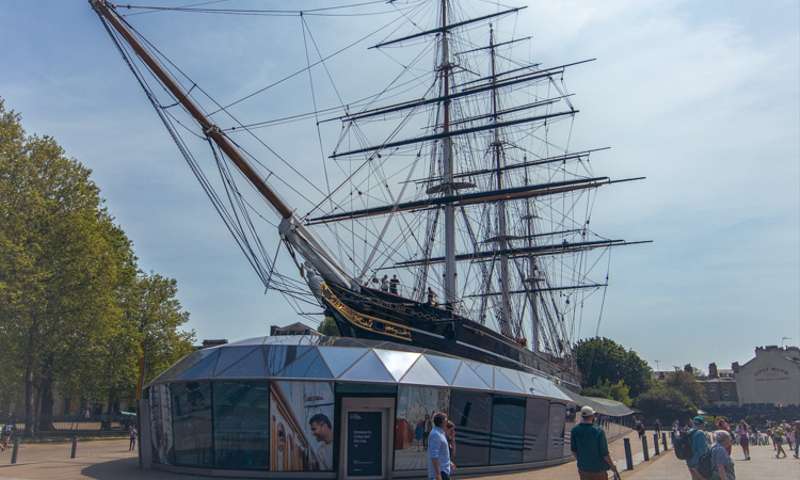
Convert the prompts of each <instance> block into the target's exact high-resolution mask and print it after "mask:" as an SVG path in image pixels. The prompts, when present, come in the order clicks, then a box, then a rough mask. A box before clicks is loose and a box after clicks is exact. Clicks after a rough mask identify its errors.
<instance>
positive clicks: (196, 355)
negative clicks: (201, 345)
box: [158, 350, 208, 381]
mask: <svg viewBox="0 0 800 480" xmlns="http://www.w3.org/2000/svg"><path fill="white" fill-rule="evenodd" d="M207 356H208V351H207V350H200V351H198V352H192V353H190V354H189V355H187V356H185V357H183V359H182V360H179V361H178V362H177V363H176V364H175V365H173V366H172V367H170V368H169V369H167V371H166V372H164V373H163V374H161V376H159V377H158V380H161V381H167V380H174V379H176V378H178V376H179V375H180V374H181V373H183V372H184V371H186V370H188V369H190V368H191V367H192V365H194V364H195V363H197V362H199V361H200V360H202V359H204V358H205V357H207Z"/></svg>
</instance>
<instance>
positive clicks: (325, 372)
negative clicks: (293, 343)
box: [275, 347, 333, 380]
mask: <svg viewBox="0 0 800 480" xmlns="http://www.w3.org/2000/svg"><path fill="white" fill-rule="evenodd" d="M304 348H306V347H304ZM308 348H309V350H308V351H307V352H306V353H305V354H303V355H302V356H301V357H299V358H298V359H297V360H295V361H293V362H292V363H290V364H289V365H288V366H286V367H285V368H284V369H283V370H281V371H280V372H278V373H277V374H275V376H277V377H292V378H304V379H309V380H312V379H318V380H327V379H332V378H333V375H331V371H330V370H329V369H328V366H327V365H326V364H325V362H324V361H323V360H322V357H321V356H320V354H319V352H318V351H317V349H316V348H311V347H308Z"/></svg>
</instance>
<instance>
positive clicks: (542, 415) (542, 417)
mask: <svg viewBox="0 0 800 480" xmlns="http://www.w3.org/2000/svg"><path fill="white" fill-rule="evenodd" d="M549 411H550V402H549V401H548V400H545V399H543V398H529V399H528V401H527V405H526V407H525V447H524V452H523V455H522V460H523V461H524V462H525V463H530V462H541V461H544V460H546V459H547V415H548V413H549Z"/></svg>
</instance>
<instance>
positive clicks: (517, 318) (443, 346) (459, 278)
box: [90, 0, 641, 384]
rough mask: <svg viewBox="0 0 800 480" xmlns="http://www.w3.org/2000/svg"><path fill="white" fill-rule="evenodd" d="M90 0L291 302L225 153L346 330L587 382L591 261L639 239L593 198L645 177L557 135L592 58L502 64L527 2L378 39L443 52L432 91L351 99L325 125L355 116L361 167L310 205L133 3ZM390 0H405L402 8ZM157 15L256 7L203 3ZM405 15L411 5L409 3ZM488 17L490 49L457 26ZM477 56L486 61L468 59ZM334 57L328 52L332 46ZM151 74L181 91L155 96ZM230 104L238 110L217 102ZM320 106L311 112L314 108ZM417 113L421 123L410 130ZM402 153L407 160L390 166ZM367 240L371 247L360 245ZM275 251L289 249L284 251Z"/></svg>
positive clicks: (446, 8) (338, 155) (338, 152)
mask: <svg viewBox="0 0 800 480" xmlns="http://www.w3.org/2000/svg"><path fill="white" fill-rule="evenodd" d="M90 3H91V5H92V7H93V8H94V10H95V11H96V12H97V14H98V16H99V17H100V19H101V21H102V23H103V25H104V26H105V27H106V29H107V31H108V33H109V35H110V36H111V38H112V40H113V41H114V43H115V44H116V45H117V47H118V48H119V51H120V53H121V54H122V55H123V57H124V58H125V60H126V62H127V64H128V65H129V66H130V67H131V71H132V72H133V73H134V75H135V76H136V78H137V79H138V80H139V82H140V84H141V85H142V87H143V88H144V89H145V91H146V92H147V95H148V98H149V99H150V101H151V103H152V104H153V106H154V107H155V109H156V111H157V112H158V114H159V116H160V118H161V120H162V121H163V122H164V125H165V126H166V127H167V129H168V131H169V132H170V134H171V135H172V136H173V138H174V139H175V141H176V143H177V145H178V147H179V149H180V150H181V153H182V154H183V155H184V157H185V158H186V160H187V162H188V163H189V165H190V166H191V167H192V171H193V172H194V173H195V175H197V176H198V179H199V180H200V182H201V185H203V188H204V189H206V192H207V193H209V197H210V198H211V199H212V203H213V204H214V206H215V208H217V210H218V211H220V213H221V215H222V218H223V220H224V221H225V223H226V225H227V226H228V227H229V229H230V230H231V233H233V234H234V237H235V238H236V239H237V242H238V244H239V246H240V248H242V250H243V252H244V253H245V255H246V256H247V258H248V260H249V261H250V263H251V265H253V266H254V267H255V268H256V271H257V273H258V274H259V276H260V277H261V279H262V281H264V283H265V286H266V287H267V288H268V289H275V290H278V291H280V292H281V293H282V294H283V295H288V296H289V297H290V298H296V297H294V296H293V295H301V294H300V293H297V291H296V290H297V289H298V285H297V283H296V282H293V281H292V280H290V279H289V278H288V276H287V275H285V274H283V273H280V272H278V271H276V268H275V265H276V260H275V258H273V259H270V258H269V257H270V256H269V255H266V254H265V253H264V249H263V248H262V246H261V241H260V239H259V237H258V235H257V234H256V232H255V229H253V228H250V226H251V224H250V223H248V222H249V216H248V215H249V208H248V207H249V206H250V205H249V204H246V203H243V202H242V201H241V198H242V196H241V194H240V191H239V190H238V189H237V188H238V187H237V186H236V182H235V181H234V180H233V178H232V176H231V174H230V171H229V170H225V168H227V167H226V165H232V166H233V167H235V169H236V170H238V172H240V173H241V175H242V176H243V177H244V178H245V179H246V181H247V182H248V183H249V184H250V185H251V186H252V187H254V188H255V190H256V191H257V192H258V194H259V195H260V196H261V198H262V199H263V200H264V201H265V202H266V203H267V204H268V205H269V206H271V207H272V209H273V210H274V212H276V213H277V215H278V217H279V218H280V224H279V225H278V229H277V230H278V234H279V238H280V245H282V246H283V247H284V248H285V249H286V251H287V252H288V255H289V257H290V258H291V259H292V261H293V263H294V265H295V266H296V267H297V270H298V271H299V272H300V276H301V277H302V279H303V282H304V283H305V284H306V285H307V287H306V288H307V293H308V292H310V294H311V295H312V296H313V297H311V298H312V299H313V301H314V302H316V303H317V304H319V305H320V306H321V307H322V309H323V313H324V315H326V316H329V317H332V318H333V319H335V321H336V323H337V325H338V328H339V331H340V332H341V334H342V335H343V336H352V337H357V338H368V339H375V340H388V341H392V342H396V343H399V344H403V343H408V344H413V345H416V346H420V347H424V348H429V349H432V350H437V351H441V352H445V353H448V354H452V355H457V356H461V357H465V358H471V359H475V360H479V361H483V362H489V363H494V364H497V365H503V366H508V367H512V368H518V369H524V370H537V371H543V372H546V373H549V374H553V375H555V376H557V377H559V378H561V379H563V380H565V381H566V382H568V383H571V384H577V383H578V378H577V374H576V373H575V368H574V362H573V359H572V357H571V348H572V344H573V342H574V340H575V330H576V329H575V321H576V316H577V312H578V308H579V305H580V308H583V301H584V299H585V298H587V295H588V294H590V293H592V292H597V291H603V292H604V291H605V287H606V286H607V274H606V275H605V276H602V275H601V276H600V279H599V280H594V281H591V280H590V278H591V276H590V273H594V272H593V270H592V268H590V267H589V265H590V263H591V262H590V260H589V257H588V256H589V255H591V254H593V253H594V252H600V253H603V252H607V251H608V250H609V249H610V248H612V247H616V246H622V245H630V244H632V243H641V242H626V241H624V240H617V239H609V238H605V237H602V236H599V235H597V234H595V233H594V232H593V231H592V230H590V228H589V215H590V214H589V211H590V209H589V204H593V201H594V197H592V193H593V192H595V191H596V190H598V189H599V188H601V187H603V186H607V185H611V184H615V183H618V182H625V181H630V180H636V179H632V178H626V179H621V180H613V179H611V178H609V177H606V176H599V175H594V174H592V172H591V169H590V168H588V164H589V162H588V161H589V157H590V155H591V154H592V153H594V152H597V151H598V150H604V149H590V150H579V151H571V150H569V149H568V148H566V147H565V148H555V147H553V145H554V143H553V142H552V141H551V140H550V139H549V137H548V135H550V131H551V129H552V128H553V125H554V124H557V123H558V122H559V121H565V120H566V121H569V122H571V121H573V120H574V117H575V114H576V113H577V110H576V109H575V108H574V106H573V104H572V103H571V101H570V96H571V94H569V93H567V91H566V89H565V87H564V85H563V82H562V83H559V79H563V75H564V73H565V71H566V70H567V69H568V68H570V67H572V66H575V65H579V64H582V63H586V62H588V61H591V60H584V61H578V62H571V63H566V64H562V65H557V66H552V67H543V66H541V65H540V64H539V63H519V62H517V63H509V62H508V61H506V60H507V57H506V56H505V55H503V54H501V49H504V48H509V47H512V46H513V45H516V44H517V43H520V42H522V41H525V40H527V39H528V38H529V37H524V38H511V39H508V40H504V41H499V42H498V41H497V40H496V38H495V37H496V30H495V28H494V26H493V25H492V22H496V21H499V20H500V19H502V18H504V17H507V16H511V15H516V14H518V13H519V11H521V10H522V9H523V8H524V7H518V8H510V9H503V10H499V11H495V12H492V13H487V14H484V15H479V16H477V17H474V18H464V17H463V16H456V15H454V14H453V13H452V12H453V10H454V9H455V8H456V6H457V2H455V1H454V0H435V1H434V0H430V1H425V2H419V1H418V2H416V3H414V4H413V5H416V4H423V3H424V4H427V6H430V5H431V4H433V5H435V6H436V16H435V18H434V17H432V16H430V15H428V16H423V17H420V18H422V20H424V21H426V22H428V27H426V28H423V27H422V26H420V23H421V22H412V23H413V24H414V26H415V27H416V31H414V33H410V34H408V35H403V36H400V37H396V38H392V39H387V40H384V41H381V42H379V43H377V44H375V45H373V48H376V49H386V48H394V47H397V46H401V45H407V44H417V45H419V44H426V45H430V46H432V49H431V50H430V58H431V59H432V60H433V68H432V69H430V75H429V80H430V84H429V85H428V88H427V89H425V90H424V93H422V95H420V96H418V97H415V98H412V99H410V100H406V101H402V102H395V103H386V104H382V105H380V106H378V107H375V106H374V103H376V102H375V100H376V99H378V98H379V96H373V97H370V101H369V102H366V103H362V104H360V105H356V106H348V107H347V108H344V107H343V108H342V110H341V114H340V115H336V116H334V117H332V118H328V119H325V120H318V121H317V128H319V125H320V123H323V122H326V121H331V120H335V121H337V122H340V123H341V126H342V130H341V131H342V133H341V136H340V137H339V139H338V141H337V145H336V147H334V149H333V152H332V153H331V154H330V156H329V157H328V159H327V161H333V162H338V161H349V162H357V167H350V169H349V170H348V171H347V172H345V173H346V175H343V177H344V178H343V179H342V180H341V181H340V182H338V183H336V184H334V185H328V187H327V189H326V190H325V192H324V195H322V197H323V198H322V199H321V200H319V201H318V202H316V203H315V204H314V206H313V208H311V209H310V210H309V211H308V212H307V213H305V214H300V213H298V211H299V210H298V208H296V207H293V206H292V205H290V204H288V203H287V202H286V201H285V200H284V199H283V198H282V196H281V195H279V194H278V193H277V192H276V190H275V188H274V187H273V186H272V184H270V182H269V179H270V177H271V175H272V173H271V172H270V171H269V170H268V169H267V170H266V174H265V171H264V168H261V167H260V166H263V164H262V163H261V162H259V161H257V159H255V158H254V157H253V156H252V155H250V154H249V153H248V152H245V151H243V149H242V148H241V146H240V145H239V144H238V143H237V142H236V141H234V140H233V138H232V135H233V133H232V132H233V129H238V130H239V131H242V130H247V129H248V125H246V124H244V123H242V122H239V121H238V120H236V125H235V126H234V127H230V128H223V127H221V126H220V125H218V124H216V123H214V122H213V121H212V120H211V119H210V117H209V115H208V114H207V113H206V110H204V108H202V106H201V105H200V104H199V103H198V101H197V100H196V98H195V97H194V96H193V94H196V93H197V90H198V89H199V87H198V86H197V84H196V83H191V85H190V86H188V87H187V86H186V85H185V83H186V82H183V83H182V82H181V81H180V78H181V76H182V75H184V76H185V74H184V73H183V72H182V71H180V70H178V69H177V67H176V66H175V65H174V63H173V62H171V61H169V60H168V59H167V58H166V57H165V56H164V55H163V54H162V53H161V52H160V51H159V50H158V49H157V48H156V47H155V46H154V45H153V44H151V43H150V42H149V41H147V40H146V39H145V38H144V37H143V36H142V35H141V34H140V33H139V32H138V31H136V29H135V28H134V27H133V26H132V25H131V24H130V23H129V22H128V21H127V19H126V18H125V17H123V16H122V15H121V14H120V12H119V11H118V10H119V8H120V7H116V6H114V5H113V4H111V3H110V2H108V1H106V0H91V1H90ZM368 3H370V4H372V3H375V2H368ZM387 3H388V4H391V7H397V4H398V3H399V2H387ZM359 5H362V4H353V5H346V6H339V7H329V8H357V7H358V6H359ZM413 5H412V6H413ZM128 8H130V6H129V7H128ZM141 8H150V9H155V8H156V7H141ZM161 9H162V10H173V11H177V10H183V11H191V10H193V9H195V10H198V11H203V12H204V13H223V12H224V13H237V14H247V13H248V12H249V13H251V14H252V13H253V12H255V10H252V9H250V10H244V9H242V10H236V9H229V8H226V9H212V8H208V7H203V6H198V7H185V8H184V7H181V8H169V7H163V8H161ZM270 11H271V12H275V10H270ZM282 12H284V11H282ZM285 12H294V13H298V14H299V17H300V18H301V20H302V17H303V14H304V13H306V14H308V11H303V10H291V11H285ZM402 13H403V14H404V15H405V16H406V17H411V16H412V15H413V14H414V12H413V11H412V7H411V6H409V7H408V9H407V10H406V11H404V12H402ZM434 20H435V21H434ZM304 28H305V27H304ZM476 29H483V30H481V31H484V32H485V33H486V34H487V35H486V37H484V39H485V40H484V44H483V45H473V46H472V47H471V48H465V45H466V44H465V42H460V41H458V39H459V38H460V37H459V36H460V35H461V34H462V33H463V32H465V31H475V30H476ZM304 35H305V30H304ZM312 38H313V37H312ZM304 40H305V36H304ZM487 40H488V42H487ZM454 46H456V47H458V48H459V51H454ZM469 58H480V59H482V60H480V61H478V62H477V63H470V60H468V59H469ZM320 61H321V62H323V63H324V59H323V56H322V55H321V54H320ZM501 62H502V63H504V64H505V65H504V67H503V68H501V67H500V66H499V64H500V63H501ZM310 68H311V65H310V63H309V69H310ZM480 69H485V71H484V73H480V71H479V70H480ZM152 80H155V81H156V84H158V85H160V87H161V88H163V91H164V92H166V93H167V95H166V97H167V98H165V99H159V95H160V94H159V92H157V91H156V90H155V89H154V87H153V84H154V82H153V81H152ZM534 89H536V91H535V92H534ZM543 92H544V93H543ZM203 93H205V92H204V91H203ZM161 95H162V96H163V93H162V94H161ZM209 98H210V97H209ZM173 107H178V108H181V109H182V113H183V114H184V115H185V116H186V118H187V119H188V121H191V122H194V125H195V126H194V128H195V136H198V137H200V138H202V139H204V140H205V141H207V142H208V146H209V148H210V151H211V152H212V153H213V158H214V159H215V161H216V163H215V164H216V165H217V166H218V167H219V168H220V172H221V174H222V177H223V179H224V181H225V189H226V192H227V193H228V197H227V198H228V202H227V203H226V202H225V201H224V197H223V200H220V197H219V196H216V195H215V193H214V192H213V191H212V190H211V187H210V186H209V182H208V180H207V178H206V177H205V176H204V174H203V173H202V172H201V169H200V168H199V167H198V164H197V162H196V160H195V158H194V156H193V154H192V153H191V152H190V151H189V149H188V147H187V143H186V142H185V141H183V140H182V138H181V131H180V127H184V128H188V127H186V125H187V124H188V121H187V122H183V123H181V122H180V121H179V120H178V119H177V118H176V117H175V115H174V114H173V113H171V111H170V110H169V108H173ZM220 110H225V107H224V106H220V109H218V110H216V111H220ZM320 111H321V109H320V110H317V111H315V112H314V115H315V117H317V116H318V115H319V113H320ZM225 112H226V113H229V112H228V111H227V110H225ZM419 117H424V118H423V120H421V121H418V122H417V123H416V124H414V121H413V119H414V118H419ZM231 118H233V117H232V116H231ZM377 122H382V123H387V122H388V123H392V122H394V123H395V124H399V126H398V127H397V128H394V129H392V130H390V131H389V133H386V131H385V130H384V131H380V133H378V134H376V135H373V136H375V137H377V138H379V141H377V142H374V143H369V142H367V141H365V138H366V137H369V135H366V134H364V133H363V131H362V130H359V129H360V128H361V126H363V125H366V126H369V125H371V124H372V123H377ZM409 124H414V125H417V126H416V127H415V128H416V130H414V131H417V132H418V131H419V130H418V129H419V128H421V129H422V130H423V135H415V136H408V137H405V138H403V137H402V136H401V135H402V133H401V132H407V131H409V128H405V127H406V126H407V125H409ZM420 125H421V126H420ZM352 136H358V137H359V139H360V141H359V145H358V146H357V147H355V148H345V146H346V145H348V144H351V143H352V142H349V141H348V137H352ZM320 142H321V140H320ZM532 142H533V143H538V144H540V145H541V148H539V147H535V146H531V144H532ZM262 143H263V142H262ZM321 148H322V147H321ZM390 158H391V159H392V162H393V163H392V162H389V161H388V160H389V159H390ZM397 164H404V165H405V166H404V167H403V168H402V169H401V168H400V167H394V165H397ZM418 165H425V166H427V167H428V168H427V173H426V174H424V176H421V177H417V178H414V177H413V172H414V171H415V169H416V168H417V166H418ZM388 168H397V170H396V171H395V173H393V174H391V175H389V174H386V175H384V176H383V177H382V178H380V179H379V180H378V181H376V182H374V184H375V185H376V187H375V188H376V189H379V190H380V194H375V193H371V192H369V191H365V190H366V189H367V187H365V185H372V181H371V180H370V179H369V176H370V175H375V174H376V172H377V174H380V173H381V172H384V170H382V169H388ZM401 173H402V175H403V176H402V177H399V178H401V180H400V181H396V182H392V184H391V185H390V182H389V181H388V179H389V178H398V175H399V174H401ZM326 175H327V173H326ZM326 180H327V176H326ZM411 190H413V192H412V191H411ZM231 191H232V192H234V194H233V196H231V194H230V192H231ZM232 198H233V199H232ZM354 198H355V199H357V200H354ZM558 202H560V203H558ZM584 204H586V205H587V207H586V213H585V214H584V215H583V216H582V217H581V215H579V214H578V212H579V211H580V210H579V209H578V208H577V206H578V205H581V206H582V205H584ZM581 208H583V207H581ZM231 212H233V213H231ZM556 217H558V218H557V219H556ZM242 219H245V220H247V221H246V222H243V221H242ZM243 223H244V225H245V226H244V227H243V226H242V224H243ZM340 228H342V229H345V230H346V231H348V232H351V233H352V242H351V243H352V244H353V246H352V247H348V246H347V243H348V242H342V241H341V238H337V239H336V240H335V241H336V242H337V245H338V250H339V255H336V254H334V253H332V250H333V249H331V248H329V247H327V246H326V245H328V244H330V243H331V241H330V240H329V241H325V240H322V236H323V235H328V236H330V235H331V232H333V233H332V235H333V236H336V235H337V232H340V230H339V229H340ZM356 230H360V231H363V232H365V233H362V234H358V233H356ZM390 236H392V239H389V237H390ZM355 239H358V240H359V242H360V243H359V244H361V243H363V246H361V247H359V248H360V250H359V251H357V248H356V246H355V244H356V241H355ZM361 240H363V242H361ZM343 243H344V244H345V246H344V247H343V246H342V244H343ZM348 248H349V250H348ZM277 254H278V250H276V254H275V256H276V258H277ZM343 257H344V258H343ZM357 257H358V258H357ZM565 259H567V260H565ZM592 261H593V262H594V263H593V264H592V265H596V264H597V261H596V260H592ZM348 263H349V264H348ZM565 265H567V273H564V272H565ZM559 268H560V272H559ZM387 272H401V276H402V277H403V279H404V281H403V285H407V287H402V288H398V287H397V283H399V281H398V280H394V282H393V283H392V285H391V286H390V287H389V288H387V277H388V273H387ZM402 272H405V273H402ZM395 275H396V274H395ZM380 276H383V279H382V280H381V281H378V280H377V278H378V277H380ZM439 296H441V299H442V301H441V302H439V301H438V297H439ZM581 311H582V310H581Z"/></svg>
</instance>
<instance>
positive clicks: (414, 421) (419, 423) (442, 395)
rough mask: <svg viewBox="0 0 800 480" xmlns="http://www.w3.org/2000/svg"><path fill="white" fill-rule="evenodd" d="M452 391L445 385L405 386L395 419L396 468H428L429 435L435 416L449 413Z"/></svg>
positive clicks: (401, 391) (399, 398)
mask: <svg viewBox="0 0 800 480" xmlns="http://www.w3.org/2000/svg"><path fill="white" fill-rule="evenodd" d="M448 393H449V391H448V390H446V389H443V388H431V387H416V386H406V385H402V386H401V387H400V388H399V390H398V392H397V420H396V421H395V438H394V448H395V459H394V468H395V470H422V469H425V468H426V457H425V452H426V451H427V449H428V435H430V433H431V430H432V429H433V415H434V414H435V413H437V412H445V413H447V407H448V404H449V402H450V397H449V395H448Z"/></svg>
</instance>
